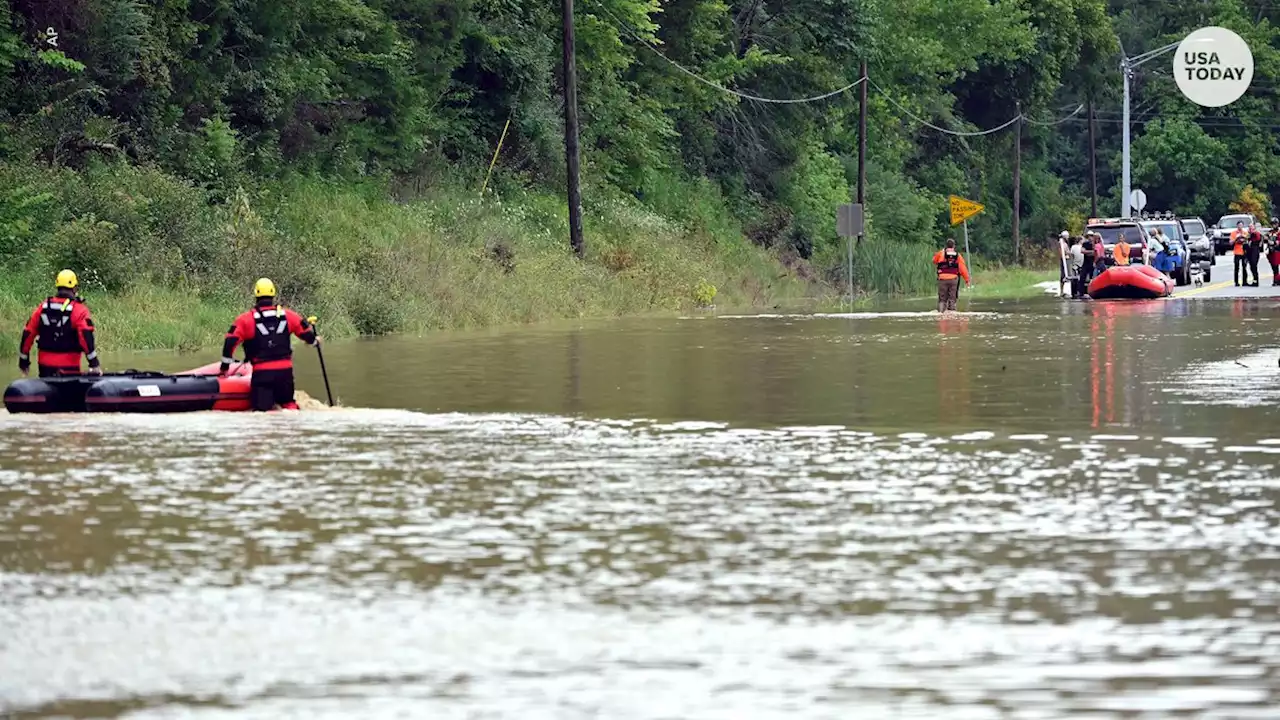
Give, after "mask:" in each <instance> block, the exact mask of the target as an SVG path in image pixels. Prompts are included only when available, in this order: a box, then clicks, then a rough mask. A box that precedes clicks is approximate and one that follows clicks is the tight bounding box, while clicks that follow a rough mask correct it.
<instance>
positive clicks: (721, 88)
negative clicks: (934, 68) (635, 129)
mask: <svg viewBox="0 0 1280 720" xmlns="http://www.w3.org/2000/svg"><path fill="white" fill-rule="evenodd" d="M595 5H596V7H597V8H599V10H600V11H601V12H603V13H604V14H605V15H607V16H609V17H610V18H611V19H612V20H613V21H614V24H615V25H616V26H617V27H618V28H619V29H621V30H622V31H623V32H624V33H626V34H627V35H628V36H629V37H631V38H632V39H633V40H635V41H636V42H638V43H640V44H641V45H643V46H644V47H645V48H646V49H648V50H649V51H650V52H652V53H653V54H654V55H657V56H658V57H659V58H661V59H662V60H664V61H665V62H667V63H668V64H669V65H671V66H672V67H674V68H676V69H677V70H679V71H680V72H682V73H684V74H685V75H688V76H689V77H691V78H693V79H694V80H696V81H698V82H700V83H702V84H704V85H706V86H708V87H712V88H715V89H716V90H719V91H721V92H724V93H728V94H730V95H733V96H735V97H739V98H742V99H744V100H752V101H755V102H763V103H774V104H782V105H795V104H802V103H811V102H818V101H820V100H826V99H827V98H831V97H834V96H836V95H839V94H841V93H845V92H848V91H849V90H852V89H853V88H855V87H857V86H858V85H859V84H861V83H862V82H863V80H868V81H869V79H868V78H858V79H857V80H854V81H853V82H851V83H849V84H847V85H844V86H843V87H839V88H836V89H835V90H831V91H829V92H825V93H822V94H821V95H813V96H810V97H804V98H769V97H763V96H760V95H752V94H750V93H745V92H742V91H740V90H734V89H733V88H728V87H725V86H724V85H721V84H720V83H718V82H715V81H714V80H709V79H707V78H705V77H703V76H701V75H700V74H698V73H697V72H694V71H693V70H690V69H689V68H687V67H685V66H684V65H681V64H680V63H678V62H676V61H675V60H672V59H671V58H669V57H667V56H666V55H664V54H663V53H662V52H661V51H660V50H658V49H657V48H656V47H654V46H653V44H652V43H650V42H649V41H648V40H646V39H644V38H642V37H640V35H638V34H637V33H636V32H634V31H633V30H632V29H631V26H630V25H628V24H627V23H626V22H624V21H623V20H622V19H621V18H619V17H618V16H617V15H614V14H613V13H612V12H610V11H609V9H608V8H605V7H604V6H603V5H601V4H600V3H599V2H596V3H595ZM869 82H870V81H869ZM870 85H871V87H873V88H875V89H876V92H878V93H880V95H881V96H883V97H884V98H885V99H886V100H888V101H889V102H890V103H892V104H893V105H894V106H895V107H897V108H898V110H900V111H901V112H902V113H903V114H904V115H906V116H907V117H909V118H911V119H912V120H915V121H916V122H918V123H920V124H921V125H924V126H925V127H927V128H929V129H931V130H935V131H937V132H940V133H944V134H947V135H953V136H956V137H979V136H982V135H990V134H992V133H996V132H999V131H1001V130H1004V129H1005V128H1007V127H1009V126H1011V125H1013V124H1014V123H1016V122H1018V120H1026V121H1027V122H1029V123H1032V124H1034V125H1040V126H1044V127H1052V126H1055V125H1060V124H1062V123H1064V122H1066V121H1068V120H1070V119H1071V118H1073V117H1075V116H1076V115H1078V114H1079V113H1080V111H1081V110H1083V109H1084V105H1083V104H1081V105H1078V106H1076V109H1075V110H1073V111H1071V114H1070V115H1067V116H1066V117H1062V118H1058V119H1056V120H1050V121H1039V120H1032V119H1031V118H1028V117H1026V116H1025V115H1022V114H1018V115H1016V116H1014V117H1013V118H1011V119H1010V120H1008V121H1007V122H1004V123H1001V124H1000V125H997V126H996V127H993V128H989V129H987V130H976V131H962V130H951V129H948V128H944V127H940V126H938V125H934V124H933V123H931V122H929V121H928V120H925V119H924V118H922V117H919V116H918V115H916V114H915V113H913V112H911V111H910V110H908V109H907V108H906V107H905V106H903V105H902V104H901V103H899V102H898V101H897V100H896V99H894V98H893V96H891V95H889V93H887V92H885V90H884V89H883V88H881V87H880V86H879V85H877V84H876V83H875V82H870Z"/></svg>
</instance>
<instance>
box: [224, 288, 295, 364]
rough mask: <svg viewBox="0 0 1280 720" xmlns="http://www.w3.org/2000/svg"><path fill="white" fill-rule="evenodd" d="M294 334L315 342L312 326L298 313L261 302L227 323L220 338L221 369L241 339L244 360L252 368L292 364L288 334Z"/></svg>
mask: <svg viewBox="0 0 1280 720" xmlns="http://www.w3.org/2000/svg"><path fill="white" fill-rule="evenodd" d="M292 335H296V336H298V338H299V339H301V340H302V341H303V342H305V343H307V344H308V345H314V344H315V342H316V330H315V328H313V327H311V323H309V322H307V321H306V319H305V318H303V317H302V316H301V315H299V314H298V313H296V312H294V311H292V310H290V309H288V308H286V307H284V306H281V305H273V304H261V305H258V306H257V307H255V308H253V309H252V310H249V311H248V312H245V313H242V314H241V315H240V316H239V317H237V318H236V320H235V322H233V323H231V327H230V328H229V329H228V330H227V336H226V339H224V340H223V342H222V371H223V372H226V371H227V369H228V368H230V367H231V363H232V362H234V360H233V356H234V355H235V352H236V348H237V347H238V346H239V345H240V344H241V343H244V355H245V361H246V362H249V363H250V364H252V365H253V368H254V369H255V370H285V369H292V368H293V348H292V346H291V345H290V342H289V338H290V336H292Z"/></svg>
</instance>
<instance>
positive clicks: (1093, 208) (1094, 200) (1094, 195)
mask: <svg viewBox="0 0 1280 720" xmlns="http://www.w3.org/2000/svg"><path fill="white" fill-rule="evenodd" d="M1093 132H1094V131H1093V98H1092V97H1091V98H1089V198H1090V199H1089V217H1095V218H1096V217H1098V146H1097V145H1096V144H1095V142H1094V136H1093Z"/></svg>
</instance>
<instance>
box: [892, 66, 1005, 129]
mask: <svg viewBox="0 0 1280 720" xmlns="http://www.w3.org/2000/svg"><path fill="white" fill-rule="evenodd" d="M870 82H871V87H873V88H875V89H876V92H878V93H880V95H881V96H883V97H884V99H885V100H888V101H889V102H891V103H893V106H894V107H896V108H898V110H900V111H901V112H902V114H903V115H906V116H907V117H909V118H911V119H912V120H915V121H916V122H918V123H920V124H921V125H924V126H925V127H927V128H929V129H930V130H937V131H938V132H940V133H945V134H947V135H954V136H956V137H978V136H981V135H990V134H992V133H995V132H1000V131H1001V130H1003V129H1005V128H1007V127H1009V126H1010V125H1012V124H1014V123H1016V122H1018V121H1019V120H1021V119H1022V115H1021V114H1018V115H1015V116H1013V118H1011V119H1010V120H1009V121H1007V122H1004V123H1001V124H1000V125H997V126H996V127H993V128H988V129H986V130H973V131H961V130H949V129H947V128H944V127H938V126H937V125H934V124H933V123H931V122H929V121H928V120H925V119H924V118H922V117H920V116H919V115H916V114H915V113H913V112H911V111H910V110H908V109H907V108H906V107H904V106H903V105H902V103H900V102H898V101H897V100H895V99H894V98H893V96H892V95H890V94H889V93H887V92H885V91H884V88H882V87H880V86H879V85H877V84H876V83H875V81H874V80H871V81H870Z"/></svg>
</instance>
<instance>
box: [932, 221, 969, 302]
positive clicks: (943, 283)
mask: <svg viewBox="0 0 1280 720" xmlns="http://www.w3.org/2000/svg"><path fill="white" fill-rule="evenodd" d="M933 265H934V267H936V268H937V269H938V312H947V311H948V310H955V309H956V301H957V300H958V299H959V298H960V278H964V284H965V285H968V284H969V283H970V280H969V268H967V267H965V264H964V257H963V256H961V255H960V251H958V250H956V241H955V239H953V238H947V246H946V247H945V248H943V249H941V250H939V251H938V252H936V253H934V255H933Z"/></svg>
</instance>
